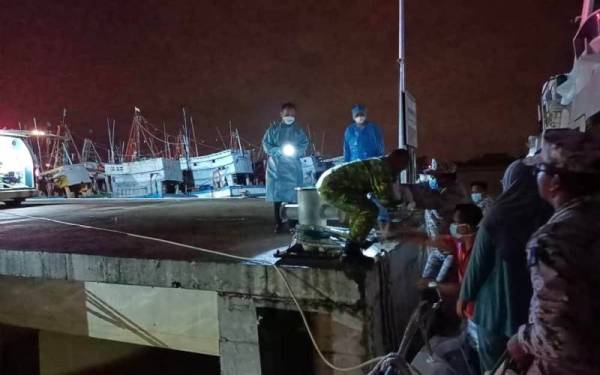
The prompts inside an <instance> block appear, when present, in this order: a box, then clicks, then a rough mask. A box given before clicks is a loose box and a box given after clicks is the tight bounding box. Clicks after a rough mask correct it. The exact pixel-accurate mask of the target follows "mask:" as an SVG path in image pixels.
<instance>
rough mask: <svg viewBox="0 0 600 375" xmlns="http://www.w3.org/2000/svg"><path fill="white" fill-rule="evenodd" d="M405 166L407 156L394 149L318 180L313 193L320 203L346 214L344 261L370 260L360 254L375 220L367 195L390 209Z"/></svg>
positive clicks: (373, 210)
mask: <svg viewBox="0 0 600 375" xmlns="http://www.w3.org/2000/svg"><path fill="white" fill-rule="evenodd" d="M407 165H408V153H407V152H406V150H402V149H398V150H395V151H393V152H392V153H390V154H389V155H387V156H384V157H381V158H373V159H366V160H359V161H354V162H350V163H346V164H342V165H339V166H337V167H334V168H331V169H330V170H328V171H326V172H325V173H323V175H322V176H321V178H319V181H318V182H317V190H318V191H319V194H320V196H321V197H322V198H323V200H325V201H326V202H327V203H329V204H331V205H332V206H334V207H336V208H337V209H339V210H341V211H343V212H344V213H346V214H347V215H348V219H349V226H350V236H349V239H348V241H347V243H346V247H345V248H344V253H345V257H346V258H354V259H362V260H370V258H367V257H364V255H362V252H361V246H362V245H363V243H364V241H365V240H366V238H367V236H368V234H369V232H370V231H371V229H372V228H373V226H374V225H375V223H376V221H377V214H378V212H379V209H378V208H377V206H376V205H375V203H373V201H371V200H370V199H369V198H368V195H369V193H371V194H372V195H373V196H374V197H375V198H377V200H378V201H379V203H380V204H382V205H383V206H390V205H391V204H392V203H393V202H394V194H393V184H394V182H395V181H396V179H397V177H398V175H399V174H400V172H401V171H403V170H404V169H406V166H407Z"/></svg>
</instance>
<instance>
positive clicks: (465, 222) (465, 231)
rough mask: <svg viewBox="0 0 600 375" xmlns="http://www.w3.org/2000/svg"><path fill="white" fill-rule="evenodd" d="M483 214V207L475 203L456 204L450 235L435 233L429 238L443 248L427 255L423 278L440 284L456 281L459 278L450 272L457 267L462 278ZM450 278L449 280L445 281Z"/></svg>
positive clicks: (459, 277)
mask: <svg viewBox="0 0 600 375" xmlns="http://www.w3.org/2000/svg"><path fill="white" fill-rule="evenodd" d="M481 217H482V214H481V209H479V207H477V206H476V205H474V204H459V205H457V206H456V208H455V211H454V217H453V223H452V224H450V235H441V236H436V237H435V238H431V239H429V241H427V242H428V243H430V244H431V245H432V246H435V247H436V248H437V249H441V250H437V249H436V250H435V251H433V252H431V254H429V256H428V257H427V263H426V264H425V268H424V269H423V274H422V277H423V278H424V279H434V280H435V281H436V282H438V283H440V282H443V281H454V280H451V279H455V280H456V277H452V276H454V275H452V274H449V272H450V271H451V270H453V269H455V270H456V272H457V273H456V274H455V275H457V276H458V281H459V282H460V281H462V278H463V276H464V274H465V271H466V269H467V264H468V262H469V256H470V255H471V249H472V248H473V243H474V241H475V233H476V231H477V225H478V224H479V221H480V220H481ZM455 264H456V267H454V266H455ZM447 277H450V280H446V278H447Z"/></svg>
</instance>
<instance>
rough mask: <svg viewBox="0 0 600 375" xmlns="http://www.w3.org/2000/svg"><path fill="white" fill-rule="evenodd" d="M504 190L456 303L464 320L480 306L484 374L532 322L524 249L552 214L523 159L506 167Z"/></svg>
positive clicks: (476, 319)
mask: <svg viewBox="0 0 600 375" xmlns="http://www.w3.org/2000/svg"><path fill="white" fill-rule="evenodd" d="M502 188H503V193H502V194H501V195H500V197H498V199H497V201H496V202H495V204H494V206H493V207H492V208H491V210H490V211H489V213H488V215H487V216H486V217H485V218H484V219H483V222H482V223H481V225H480V228H479V232H478V233H477V237H476V239H475V245H474V248H473V251H472V254H471V259H470V261H469V265H468V267H467V271H466V274H465V278H464V280H463V284H462V287H461V291H460V297H459V300H458V302H457V312H458V314H459V315H461V316H464V314H465V308H466V306H467V305H468V303H469V302H474V303H475V315H474V316H473V322H474V323H475V324H476V326H477V339H478V340H477V341H478V352H479V360H480V364H481V367H482V370H483V371H490V370H492V369H493V368H494V365H495V364H496V362H497V361H498V359H499V358H500V357H501V356H502V353H503V352H504V350H505V348H506V343H507V341H508V338H509V337H511V336H512V335H513V334H514V333H515V332H516V331H517V329H518V327H519V325H521V324H523V323H525V322H526V321H527V312H528V308H529V300H530V298H531V293H532V290H531V282H530V279H529V270H528V268H527V261H526V254H525V245H526V244H527V240H528V239H529V237H530V236H531V235H532V234H533V232H534V231H535V230H536V229H537V228H539V227H540V226H541V225H542V224H544V223H545V222H546V221H547V220H548V218H549V217H550V215H551V213H552V210H551V208H550V206H549V205H548V204H546V203H545V202H544V201H542V199H541V198H540V197H539V195H538V191H537V185H536V181H535V177H534V175H533V170H532V168H531V167H528V166H526V165H524V164H523V163H522V162H521V160H517V161H515V162H513V163H512V164H511V165H510V166H509V167H508V168H507V169H506V172H505V174H504V178H503V179H502Z"/></svg>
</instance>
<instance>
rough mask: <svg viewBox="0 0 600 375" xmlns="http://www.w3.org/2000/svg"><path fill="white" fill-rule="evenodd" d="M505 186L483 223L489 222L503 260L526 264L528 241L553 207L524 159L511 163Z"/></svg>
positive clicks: (489, 231)
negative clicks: (541, 191) (544, 196)
mask: <svg viewBox="0 0 600 375" xmlns="http://www.w3.org/2000/svg"><path fill="white" fill-rule="evenodd" d="M502 187H503V192H502V194H501V195H500V196H499V197H498V199H496V202H495V203H494V205H493V206H492V208H491V210H490V212H489V213H488V215H487V216H486V217H485V218H484V220H483V223H482V225H483V226H486V229H487V230H488V233H489V234H490V236H491V237H492V240H493V241H494V244H495V247H496V250H497V251H499V252H500V254H501V256H502V259H503V260H504V261H506V262H509V263H517V262H518V263H520V262H522V263H523V264H525V261H526V255H525V246H526V245H527V241H528V240H529V237H531V235H532V234H533V232H535V231H536V230H537V229H538V228H539V227H540V226H541V225H543V224H544V223H545V222H546V221H547V220H548V219H549V218H550V215H551V214H552V208H551V207H550V205H549V204H548V203H546V202H545V201H543V200H542V198H540V196H539V194H538V189H537V182H536V178H535V176H534V175H533V168H532V167H528V166H526V165H525V164H523V163H522V160H516V161H514V162H513V163H512V164H510V165H509V166H508V168H507V169H506V172H505V173H504V177H503V178H502Z"/></svg>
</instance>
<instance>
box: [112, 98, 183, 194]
mask: <svg viewBox="0 0 600 375" xmlns="http://www.w3.org/2000/svg"><path fill="white" fill-rule="evenodd" d="M109 129H110V127H109ZM156 138H157V136H156V135H155V134H153V133H152V130H151V129H150V127H149V123H148V121H147V120H146V119H145V118H144V116H142V113H141V110H140V109H139V108H137V107H136V108H135V109H134V116H133V122H132V125H131V130H130V134H129V140H128V141H127V148H126V150H125V154H124V155H122V157H121V160H123V162H122V163H116V160H115V152H114V125H113V132H112V134H111V132H110V131H109V140H110V143H111V144H110V146H111V150H110V155H111V160H110V161H111V162H112V163H108V164H105V166H104V170H105V172H104V173H105V174H106V179H107V189H108V193H109V195H110V196H111V197H113V198H148V197H153V198H162V197H165V196H166V195H168V194H177V193H179V192H180V190H179V187H180V184H182V183H183V174H182V171H181V167H180V164H179V160H175V159H171V158H168V157H164V156H160V155H159V153H158V152H157V151H156V147H155V141H156Z"/></svg>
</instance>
